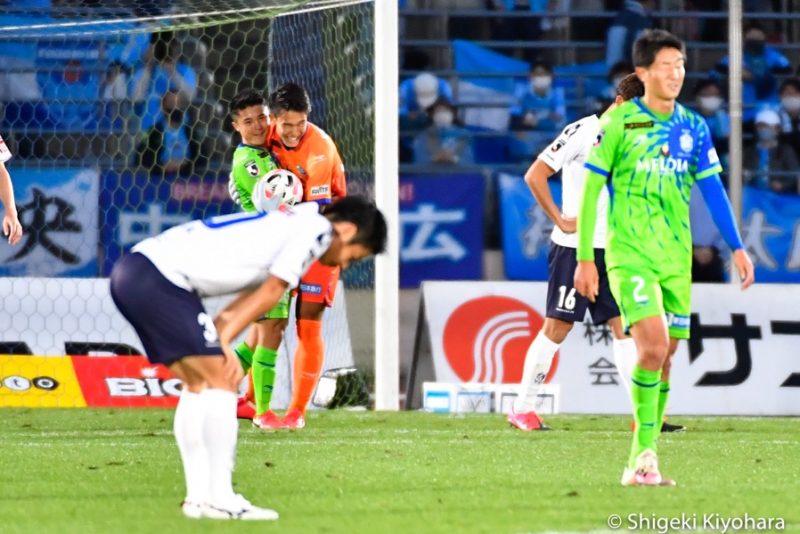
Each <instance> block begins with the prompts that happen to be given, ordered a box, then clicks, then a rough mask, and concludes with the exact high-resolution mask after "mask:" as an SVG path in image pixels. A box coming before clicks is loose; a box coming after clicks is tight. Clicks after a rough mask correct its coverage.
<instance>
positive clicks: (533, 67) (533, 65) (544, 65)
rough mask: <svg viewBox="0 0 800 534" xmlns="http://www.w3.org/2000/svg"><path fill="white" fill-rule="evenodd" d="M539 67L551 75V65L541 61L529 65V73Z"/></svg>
mask: <svg viewBox="0 0 800 534" xmlns="http://www.w3.org/2000/svg"><path fill="white" fill-rule="evenodd" d="M539 67H541V68H543V69H544V70H546V71H547V72H549V73H550V74H553V65H551V64H550V63H549V62H547V61H541V60H540V61H536V62H535V63H533V64H532V65H531V70H530V71H529V72H533V71H535V70H536V69H538V68H539Z"/></svg>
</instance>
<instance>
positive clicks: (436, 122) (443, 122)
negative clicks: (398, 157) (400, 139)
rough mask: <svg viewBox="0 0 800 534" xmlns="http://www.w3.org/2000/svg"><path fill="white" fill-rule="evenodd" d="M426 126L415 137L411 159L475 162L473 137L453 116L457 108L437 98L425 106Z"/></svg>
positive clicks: (453, 162)
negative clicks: (430, 104) (426, 110)
mask: <svg viewBox="0 0 800 534" xmlns="http://www.w3.org/2000/svg"><path fill="white" fill-rule="evenodd" d="M428 117H429V121H430V122H429V124H430V125H429V126H428V128H426V129H425V130H424V131H423V132H420V133H419V134H418V135H417V137H416V138H415V139H414V163H419V164H430V163H438V164H444V165H458V164H462V165H466V164H471V163H474V161H475V159H474V157H473V152H472V137H471V136H470V133H469V132H468V131H467V130H465V129H464V128H462V127H461V125H460V124H459V123H458V122H457V120H456V108H455V106H453V104H451V103H450V102H449V101H448V100H447V99H445V98H441V97H440V98H439V99H437V100H436V102H434V103H433V105H432V106H430V107H429V108H428Z"/></svg>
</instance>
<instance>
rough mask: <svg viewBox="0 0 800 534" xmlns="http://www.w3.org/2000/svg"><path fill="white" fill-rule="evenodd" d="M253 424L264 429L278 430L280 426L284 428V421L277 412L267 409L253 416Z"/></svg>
mask: <svg viewBox="0 0 800 534" xmlns="http://www.w3.org/2000/svg"><path fill="white" fill-rule="evenodd" d="M253 426H257V427H258V428H260V429H262V430H278V429H279V428H283V422H282V421H281V419H280V417H278V416H277V415H276V414H275V412H273V411H272V410H267V411H266V412H264V413H262V414H261V415H257V416H255V417H254V418H253Z"/></svg>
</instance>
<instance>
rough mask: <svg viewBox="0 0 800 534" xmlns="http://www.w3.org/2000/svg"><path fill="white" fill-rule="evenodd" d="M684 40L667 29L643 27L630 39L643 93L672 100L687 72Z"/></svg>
mask: <svg viewBox="0 0 800 534" xmlns="http://www.w3.org/2000/svg"><path fill="white" fill-rule="evenodd" d="M685 57H686V48H685V46H684V44H683V41H681V40H680V39H678V38H677V37H675V36H674V35H672V34H671V33H669V32H668V31H666V30H645V31H644V32H642V35H641V36H640V37H639V38H638V39H636V42H635V43H633V64H634V66H635V67H636V75H637V76H638V77H639V79H640V80H642V82H643V83H644V87H645V93H647V94H648V95H649V96H652V97H654V98H656V99H657V100H673V101H674V100H675V99H676V98H678V95H679V94H680V92H681V88H682V87H683V79H684V77H685V76H686V69H685V68H684V59H685Z"/></svg>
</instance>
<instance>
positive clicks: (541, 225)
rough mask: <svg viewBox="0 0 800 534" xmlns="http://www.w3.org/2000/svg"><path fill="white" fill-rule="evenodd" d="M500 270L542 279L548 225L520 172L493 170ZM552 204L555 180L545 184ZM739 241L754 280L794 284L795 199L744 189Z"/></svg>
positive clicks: (798, 242)
mask: <svg viewBox="0 0 800 534" xmlns="http://www.w3.org/2000/svg"><path fill="white" fill-rule="evenodd" d="M497 184H498V199H499V200H498V202H499V205H500V212H501V213H500V215H501V218H502V244H503V255H504V259H505V272H506V277H507V278H508V279H509V280H547V253H548V252H549V250H550V232H551V231H552V229H553V223H552V222H551V221H550V219H549V218H548V217H547V215H545V213H544V211H543V210H542V209H541V208H540V207H539V205H538V204H537V203H536V201H535V200H534V198H533V195H531V192H530V190H529V189H528V186H527V185H526V184H525V181H524V180H523V179H522V177H521V176H516V175H509V174H499V175H498V177H497ZM550 188H551V191H552V192H553V198H554V199H555V202H556V204H560V203H561V184H560V183H558V182H552V183H551V184H550ZM743 212H744V217H743V223H742V228H741V231H742V240H743V241H744V244H745V247H746V248H747V250H748V252H749V253H750V256H751V258H752V259H753V263H755V266H756V281H757V282H800V198H799V197H797V196H793V195H780V194H777V193H772V192H770V191H764V190H761V189H756V188H753V187H745V188H744V210H743Z"/></svg>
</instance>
